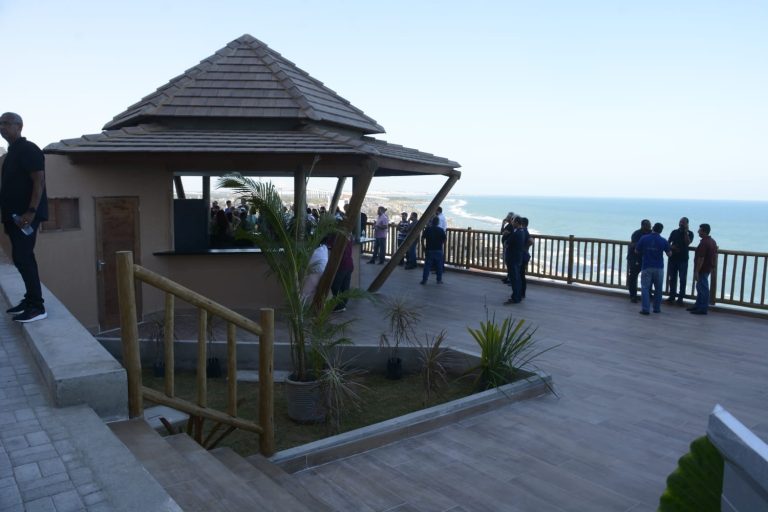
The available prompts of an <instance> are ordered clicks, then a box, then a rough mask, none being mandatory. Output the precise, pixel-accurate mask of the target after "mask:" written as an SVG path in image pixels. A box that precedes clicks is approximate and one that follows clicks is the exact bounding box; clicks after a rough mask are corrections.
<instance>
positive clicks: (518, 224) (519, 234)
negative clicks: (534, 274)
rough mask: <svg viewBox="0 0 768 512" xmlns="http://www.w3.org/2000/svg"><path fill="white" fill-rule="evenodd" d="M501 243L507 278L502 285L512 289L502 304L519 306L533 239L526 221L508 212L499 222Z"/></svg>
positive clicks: (522, 297)
mask: <svg viewBox="0 0 768 512" xmlns="http://www.w3.org/2000/svg"><path fill="white" fill-rule="evenodd" d="M501 243H502V246H503V248H504V263H505V264H506V265H507V277H506V278H504V279H502V281H503V282H504V284H507V285H509V286H511V287H512V295H511V296H510V297H509V299H507V300H506V301H505V302H504V304H507V305H509V304H519V303H520V302H521V301H522V300H523V299H524V298H525V291H526V288H527V284H528V283H527V280H526V278H525V274H526V272H527V270H528V262H529V261H530V260H531V252H530V248H531V246H532V245H533V239H532V238H531V234H530V233H529V232H528V219H527V218H526V217H521V216H519V215H515V213H514V212H509V213H508V214H507V216H506V217H504V219H503V220H502V221H501Z"/></svg>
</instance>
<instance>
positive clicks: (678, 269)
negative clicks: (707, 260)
mask: <svg viewBox="0 0 768 512" xmlns="http://www.w3.org/2000/svg"><path fill="white" fill-rule="evenodd" d="M678 226H679V227H678V228H677V229H675V230H674V231H672V232H671V233H670V234H669V239H668V240H667V241H668V242H669V248H670V250H671V251H672V254H670V256H669V259H668V260H667V280H668V282H669V298H668V299H667V302H668V303H669V304H674V302H675V296H677V303H678V304H682V303H683V297H685V282H686V279H687V277H688V246H689V245H691V242H692V241H693V233H692V232H691V231H689V230H688V217H683V218H682V219H680V222H679V224H678ZM678 277H679V278H680V293H677V280H678Z"/></svg>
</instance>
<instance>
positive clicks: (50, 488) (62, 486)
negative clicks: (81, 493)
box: [21, 480, 74, 502]
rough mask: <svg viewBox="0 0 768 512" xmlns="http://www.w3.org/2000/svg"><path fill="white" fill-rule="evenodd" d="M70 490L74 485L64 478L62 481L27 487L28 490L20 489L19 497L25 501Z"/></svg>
mask: <svg viewBox="0 0 768 512" xmlns="http://www.w3.org/2000/svg"><path fill="white" fill-rule="evenodd" d="M72 490H74V486H73V485H72V482H70V481H69V480H66V481H63V482H55V483H52V484H49V485H42V486H40V487H35V488H34V489H29V490H28V491H21V497H22V498H23V499H24V501H25V502H26V501H32V500H36V499H38V498H42V497H45V496H53V495H54V494H58V493H61V492H66V491H72Z"/></svg>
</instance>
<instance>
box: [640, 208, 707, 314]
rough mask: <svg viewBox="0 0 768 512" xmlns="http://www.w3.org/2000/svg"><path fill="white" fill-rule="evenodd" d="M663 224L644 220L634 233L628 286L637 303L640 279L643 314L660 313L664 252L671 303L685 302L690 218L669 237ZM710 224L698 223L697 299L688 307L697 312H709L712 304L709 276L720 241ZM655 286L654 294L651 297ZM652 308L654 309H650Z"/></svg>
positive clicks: (691, 235)
mask: <svg viewBox="0 0 768 512" xmlns="http://www.w3.org/2000/svg"><path fill="white" fill-rule="evenodd" d="M663 231H664V225H663V224H661V223H660V222H657V223H655V224H653V226H651V221H650V220H648V219H643V221H642V222H641V223H640V229H638V230H636V231H635V232H633V233H632V237H631V239H630V243H629V251H628V253H627V272H628V276H627V287H628V289H629V298H630V300H631V301H632V302H637V301H638V299H637V279H638V276H639V277H640V286H641V299H640V301H641V309H640V314H642V315H649V314H650V312H651V310H653V312H654V313H660V312H661V302H662V294H663V287H662V286H663V285H662V281H663V277H664V275H665V274H664V254H666V255H667V273H666V278H667V279H666V282H667V284H668V286H669V297H668V298H667V303H669V304H678V305H682V304H683V297H684V296H685V285H686V281H687V276H688V261H689V253H690V249H689V247H690V245H691V243H692V242H693V240H694V235H693V232H691V231H690V229H689V227H688V218H687V217H682V218H681V219H680V221H679V223H678V228H677V229H675V230H674V231H672V233H670V235H669V238H668V239H665V238H663V237H662V236H661V233H662V232H663ZM710 231H711V227H710V225H709V224H701V225H699V229H698V235H699V238H700V240H699V244H698V246H697V247H696V250H695V253H694V268H693V279H694V281H695V282H696V302H695V303H694V304H693V305H692V306H691V307H689V308H688V311H689V312H690V313H691V314H694V315H706V314H707V309H708V307H709V275H710V273H711V272H712V270H713V268H714V265H715V258H716V257H717V243H716V242H715V241H714V240H713V239H712V237H711V236H710ZM678 284H679V288H678ZM651 289H653V297H651ZM651 308H652V309H651Z"/></svg>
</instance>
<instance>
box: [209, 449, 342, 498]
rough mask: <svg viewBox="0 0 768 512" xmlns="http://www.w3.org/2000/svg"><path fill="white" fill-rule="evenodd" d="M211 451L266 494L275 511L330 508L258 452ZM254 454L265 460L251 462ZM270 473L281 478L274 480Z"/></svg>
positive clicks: (233, 470)
mask: <svg viewBox="0 0 768 512" xmlns="http://www.w3.org/2000/svg"><path fill="white" fill-rule="evenodd" d="M211 454H212V455H213V456H215V457H216V458H217V459H219V460H220V461H221V462H223V463H224V464H225V465H226V466H227V467H228V468H229V469H230V470H231V471H232V472H233V473H235V474H237V475H239V476H240V478H242V479H243V480H245V481H246V482H248V483H249V484H250V485H253V486H254V487H256V488H258V489H259V490H260V491H261V493H262V494H264V495H265V496H268V497H269V499H270V504H271V505H273V506H274V510H275V511H280V512H282V511H286V512H288V511H291V512H306V511H312V512H331V511H332V510H333V509H332V508H331V507H329V506H328V505H327V504H326V503H325V502H323V501H320V500H318V499H317V498H315V497H314V496H312V495H311V494H310V493H309V492H308V491H307V490H306V489H305V488H304V486H303V485H301V484H300V483H299V482H297V481H294V480H293V479H292V477H291V475H289V474H288V473H286V472H285V471H283V470H282V469H280V468H279V467H278V466H276V465H275V464H272V463H271V462H269V461H268V460H267V459H265V458H264V457H262V456H261V455H259V456H258V457H256V456H251V457H248V459H244V458H243V457H241V456H240V455H238V454H236V453H235V452H234V451H232V450H231V449H229V448H216V449H215V450H212V451H211ZM254 457H256V458H260V459H262V460H263V461H264V462H265V464H264V463H261V464H260V467H256V466H254V465H253V464H252V463H250V462H249V461H250V459H252V458H254ZM265 470H266V471H265ZM270 473H271V474H270ZM272 474H274V475H275V477H276V478H279V479H280V481H278V480H276V479H275V477H273V476H272Z"/></svg>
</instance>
